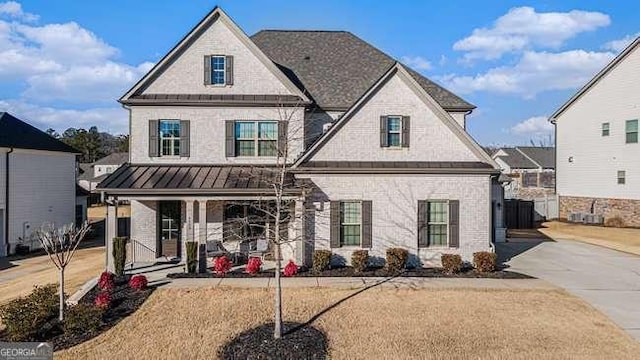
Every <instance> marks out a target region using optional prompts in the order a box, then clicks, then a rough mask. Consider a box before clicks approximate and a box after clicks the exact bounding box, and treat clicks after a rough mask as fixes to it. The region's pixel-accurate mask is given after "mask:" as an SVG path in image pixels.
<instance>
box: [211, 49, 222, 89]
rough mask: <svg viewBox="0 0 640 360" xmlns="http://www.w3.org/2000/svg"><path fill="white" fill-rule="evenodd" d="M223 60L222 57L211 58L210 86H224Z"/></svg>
mask: <svg viewBox="0 0 640 360" xmlns="http://www.w3.org/2000/svg"><path fill="white" fill-rule="evenodd" d="M224 64H225V58H224V56H212V57H211V84H213V85H224V84H225V81H224V75H225V74H224V73H225V66H224Z"/></svg>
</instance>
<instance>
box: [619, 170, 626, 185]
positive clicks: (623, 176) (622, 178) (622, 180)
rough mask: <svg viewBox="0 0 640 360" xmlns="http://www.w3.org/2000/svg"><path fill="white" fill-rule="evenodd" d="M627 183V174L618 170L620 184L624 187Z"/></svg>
mask: <svg viewBox="0 0 640 360" xmlns="http://www.w3.org/2000/svg"><path fill="white" fill-rule="evenodd" d="M626 182H627V172H626V171H624V170H618V184H619V185H624V184H626Z"/></svg>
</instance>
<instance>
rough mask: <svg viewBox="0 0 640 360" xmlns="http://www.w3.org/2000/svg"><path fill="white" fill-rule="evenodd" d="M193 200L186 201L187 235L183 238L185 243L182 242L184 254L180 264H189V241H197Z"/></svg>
mask: <svg viewBox="0 0 640 360" xmlns="http://www.w3.org/2000/svg"><path fill="white" fill-rule="evenodd" d="M193 203H194V201H193V200H186V201H185V218H184V223H185V227H186V229H185V235H186V236H183V239H184V240H185V241H183V242H182V245H181V247H182V253H181V256H180V262H181V263H183V264H186V262H187V241H195V236H194V235H193V232H194V229H193V215H195V214H194V211H193Z"/></svg>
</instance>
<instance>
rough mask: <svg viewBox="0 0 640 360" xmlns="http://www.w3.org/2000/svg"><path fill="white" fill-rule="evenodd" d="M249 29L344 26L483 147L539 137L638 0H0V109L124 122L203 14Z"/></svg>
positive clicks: (51, 120) (629, 20)
mask: <svg viewBox="0 0 640 360" xmlns="http://www.w3.org/2000/svg"><path fill="white" fill-rule="evenodd" d="M215 5H220V6H222V7H223V9H224V10H225V11H226V12H227V13H228V14H229V15H230V16H231V17H232V18H233V19H234V20H235V21H236V22H237V23H238V25H239V26H240V27H241V28H242V29H243V30H244V31H245V32H246V33H247V34H249V35H251V34H253V33H255V32H257V31H258V30H260V29H326V30H348V31H351V32H353V33H354V34H356V35H358V36H360V37H361V38H363V39H364V40H366V41H368V42H370V43H371V44H373V45H374V46H376V47H378V48H380V49H381V50H383V51H385V52H386V53H388V54H390V55H391V56H393V57H395V58H397V59H399V60H400V61H403V62H404V63H406V64H408V65H410V66H412V67H413V68H414V69H416V70H418V71H419V72H421V73H422V74H424V75H426V76H427V77H429V78H430V79H432V80H435V81H437V82H439V83H441V84H443V85H444V86H445V87H447V88H449V89H451V90H452V91H454V92H455V93H457V94H459V95H460V96H462V97H463V98H465V99H466V100H468V101H470V102H472V103H473V104H475V105H476V106H477V107H478V108H477V109H476V110H475V111H474V112H473V114H472V115H471V116H470V118H469V120H468V122H467V123H468V130H469V132H470V133H471V135H472V136H473V137H475V138H476V139H477V140H478V141H479V142H480V143H481V144H483V145H488V144H494V145H502V144H526V143H529V141H530V140H531V139H535V140H536V141H539V140H541V139H548V136H549V134H551V127H550V126H549V125H548V124H547V123H546V117H547V116H548V115H550V114H551V113H552V112H553V111H554V110H555V109H556V108H557V107H558V106H559V105H561V104H562V103H563V102H564V101H565V100H566V99H568V97H570V96H571V94H573V93H574V92H575V91H576V90H577V88H579V87H580V86H581V85H583V84H584V83H585V82H586V81H588V80H589V78H590V77H591V76H592V75H593V74H594V73H595V72H597V71H598V70H599V69H600V68H602V67H603V66H604V65H605V64H606V63H607V62H609V61H610V60H611V59H612V58H613V57H614V56H615V54H616V53H618V52H619V51H620V50H621V49H622V48H623V47H624V45H625V44H626V43H628V42H629V41H630V40H631V39H632V38H633V37H634V36H637V34H638V33H639V32H640V26H638V23H637V14H638V13H640V2H631V1H624V2H602V1H544V2H522V1H499V2H498V1H491V2H481V1H444V2H418V1H400V0H396V1H393V2H391V3H390V2H373V1H344V0H342V1H333V0H323V1H296V2H293V1H258V0H251V1H237V0H236V1H218V2H212V1H204V0H190V1H159V0H155V1H143V0H138V1H124V0H110V1H85V2H78V1H71V0H57V1H42V0H40V1H36V0H25V1H20V2H13V1H9V2H2V0H0V81H1V82H2V86H1V87H0V110H6V111H10V112H12V113H14V114H16V115H18V116H20V117H22V118H23V119H25V120H27V121H29V122H31V123H33V124H35V125H36V126H38V127H40V128H43V129H45V128H48V127H53V128H55V129H56V130H64V129H66V128H67V127H71V126H74V127H78V126H81V127H87V126H91V125H97V126H98V127H99V128H101V129H104V130H108V131H111V132H116V133H122V132H126V131H127V114H126V112H125V111H124V110H123V109H121V108H120V107H119V105H118V104H117V103H116V99H117V98H118V97H120V95H122V94H123V93H124V92H125V91H126V90H127V89H128V88H129V87H130V86H131V85H132V84H133V83H134V82H135V81H137V80H138V79H139V78H140V77H141V76H143V75H144V73H145V72H146V71H148V69H149V68H150V67H151V66H152V65H153V64H154V63H155V62H157V61H158V60H159V59H160V58H161V57H162V56H163V55H164V54H165V53H166V52H167V51H168V50H169V49H171V48H172V47H173V46H174V45H175V43H176V42H177V41H179V40H180V39H181V38H182V37H183V36H184V35H185V34H186V33H187V32H188V31H189V30H190V29H191V28H192V27H193V26H194V25H195V24H196V23H197V22H198V21H199V20H200V19H201V18H202V17H203V16H204V15H205V14H206V13H207V12H208V11H210V10H211V9H212V8H213V7H214V6H215Z"/></svg>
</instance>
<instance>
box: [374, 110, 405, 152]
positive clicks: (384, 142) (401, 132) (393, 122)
mask: <svg viewBox="0 0 640 360" xmlns="http://www.w3.org/2000/svg"><path fill="white" fill-rule="evenodd" d="M409 129H410V117H409V116H399V115H389V116H381V117H380V147H387V148H408V147H409Z"/></svg>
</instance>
